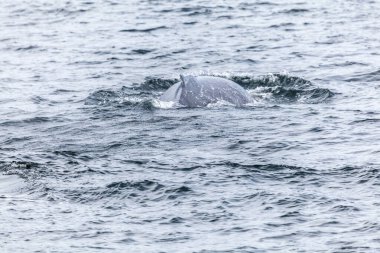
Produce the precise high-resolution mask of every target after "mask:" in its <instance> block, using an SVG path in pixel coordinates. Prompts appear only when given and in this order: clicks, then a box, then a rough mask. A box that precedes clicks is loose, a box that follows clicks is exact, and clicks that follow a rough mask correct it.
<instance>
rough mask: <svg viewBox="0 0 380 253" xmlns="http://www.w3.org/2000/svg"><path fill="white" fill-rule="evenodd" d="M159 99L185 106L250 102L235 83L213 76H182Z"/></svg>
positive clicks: (247, 95)
mask: <svg viewBox="0 0 380 253" xmlns="http://www.w3.org/2000/svg"><path fill="white" fill-rule="evenodd" d="M160 100H161V101H174V102H178V103H179V104H181V105H183V106H187V107H203V106H207V105H208V104H210V103H216V102H218V101H226V102H228V103H231V104H234V105H236V106H242V105H244V104H247V103H249V102H251V97H250V95H249V94H248V92H247V91H246V90H244V88H242V87H241V86H239V85H238V84H237V83H235V82H233V81H230V80H227V79H224V78H220V77H214V76H192V75H188V76H183V75H181V82H179V83H176V84H174V85H173V86H172V87H170V88H169V89H168V90H167V91H166V92H165V93H164V94H163V95H162V96H161V97H160Z"/></svg>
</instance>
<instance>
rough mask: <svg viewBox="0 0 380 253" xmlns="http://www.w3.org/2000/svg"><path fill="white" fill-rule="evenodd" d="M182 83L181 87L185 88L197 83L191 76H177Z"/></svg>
mask: <svg viewBox="0 0 380 253" xmlns="http://www.w3.org/2000/svg"><path fill="white" fill-rule="evenodd" d="M179 76H180V78H181V81H182V85H184V86H186V85H188V84H192V85H194V84H195V83H196V82H197V81H196V79H195V76H193V75H182V74H181V75H179Z"/></svg>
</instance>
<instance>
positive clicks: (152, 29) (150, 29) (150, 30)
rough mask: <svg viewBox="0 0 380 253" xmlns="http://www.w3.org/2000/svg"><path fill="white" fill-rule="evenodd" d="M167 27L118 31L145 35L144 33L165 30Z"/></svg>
mask: <svg viewBox="0 0 380 253" xmlns="http://www.w3.org/2000/svg"><path fill="white" fill-rule="evenodd" d="M167 28H168V27H166V26H157V27H151V28H145V29H136V28H131V29H123V30H120V32H131V33H138V32H140V33H141V32H142V33H146V32H153V31H156V30H161V29H167Z"/></svg>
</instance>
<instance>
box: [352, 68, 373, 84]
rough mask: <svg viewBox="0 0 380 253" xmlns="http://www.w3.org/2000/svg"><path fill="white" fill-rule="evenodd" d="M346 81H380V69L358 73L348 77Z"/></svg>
mask: <svg viewBox="0 0 380 253" xmlns="http://www.w3.org/2000/svg"><path fill="white" fill-rule="evenodd" d="M345 81H346V82H378V81H380V69H379V70H376V71H373V72H369V73H364V74H358V75H356V76H353V77H351V78H348V79H346V80H345Z"/></svg>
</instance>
